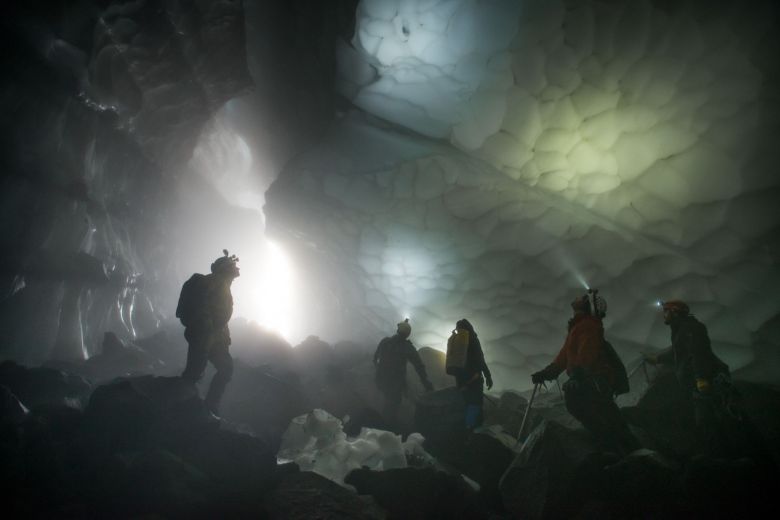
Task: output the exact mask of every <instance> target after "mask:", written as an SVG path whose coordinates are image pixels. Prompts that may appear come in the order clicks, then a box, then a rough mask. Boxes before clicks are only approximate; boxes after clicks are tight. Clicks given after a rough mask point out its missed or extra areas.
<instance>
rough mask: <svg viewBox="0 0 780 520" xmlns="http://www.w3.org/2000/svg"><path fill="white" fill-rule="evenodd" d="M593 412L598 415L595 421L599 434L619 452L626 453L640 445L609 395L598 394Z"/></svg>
mask: <svg viewBox="0 0 780 520" xmlns="http://www.w3.org/2000/svg"><path fill="white" fill-rule="evenodd" d="M594 413H595V415H596V416H597V417H598V420H597V421H596V423H597V428H599V429H600V435H601V436H603V438H604V439H605V440H606V441H607V442H608V443H609V444H611V445H612V446H614V447H615V449H617V451H618V453H619V454H621V455H627V454H629V453H631V452H632V451H634V450H638V449H639V448H641V447H642V445H641V444H640V443H639V440H638V439H637V438H636V437H635V436H634V434H633V433H632V432H631V429H630V428H629V427H628V423H626V420H625V418H624V417H623V414H621V413H620V408H618V406H617V404H616V403H615V401H613V400H612V396H611V395H600V396H598V398H597V399H596V401H595V402H594Z"/></svg>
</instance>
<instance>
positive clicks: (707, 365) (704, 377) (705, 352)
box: [684, 323, 713, 392]
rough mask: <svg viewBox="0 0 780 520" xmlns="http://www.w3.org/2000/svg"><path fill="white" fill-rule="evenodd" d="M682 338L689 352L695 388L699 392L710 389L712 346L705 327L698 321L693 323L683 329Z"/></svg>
mask: <svg viewBox="0 0 780 520" xmlns="http://www.w3.org/2000/svg"><path fill="white" fill-rule="evenodd" d="M684 340H685V341H686V342H687V346H688V349H689V352H690V353H691V364H692V365H693V375H694V377H695V378H696V388H697V389H698V390H699V391H700V392H706V391H707V390H709V389H710V385H711V383H712V381H710V379H711V378H712V375H713V374H712V368H713V367H712V358H713V354H712V347H711V346H710V337H709V335H708V334H707V329H706V328H705V327H704V325H702V324H700V323H696V324H693V325H692V326H690V327H689V328H688V330H686V331H685V336H684Z"/></svg>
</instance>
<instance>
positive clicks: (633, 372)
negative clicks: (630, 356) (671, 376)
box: [628, 359, 647, 380]
mask: <svg viewBox="0 0 780 520" xmlns="http://www.w3.org/2000/svg"><path fill="white" fill-rule="evenodd" d="M640 368H644V369H645V374H647V367H646V366H645V360H644V359H642V361H641V362H640V363H639V364H638V365H637V366H635V367H634V369H633V370H632V371H631V372H629V373H628V379H629V380H630V379H631V378H632V377H634V374H636V371H637V370H639V369H640Z"/></svg>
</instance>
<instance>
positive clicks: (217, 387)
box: [205, 345, 233, 414]
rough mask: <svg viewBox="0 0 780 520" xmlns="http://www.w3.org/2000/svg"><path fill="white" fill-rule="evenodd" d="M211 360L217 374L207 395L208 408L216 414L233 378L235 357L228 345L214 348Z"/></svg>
mask: <svg viewBox="0 0 780 520" xmlns="http://www.w3.org/2000/svg"><path fill="white" fill-rule="evenodd" d="M209 360H210V361H211V363H212V364H213V365H214V368H216V369H217V373H216V374H214V377H213V378H212V379H211V384H210V385H209V391H208V393H207V394H206V399H205V401H206V406H208V408H209V410H211V411H212V412H213V413H214V414H217V413H218V411H219V403H220V401H221V400H222V395H223V394H224V393H225V388H227V385H228V383H229V382H230V380H231V378H232V377H233V357H232V356H231V355H230V351H229V350H228V346H227V345H219V346H216V345H215V346H213V348H212V352H211V355H210V356H209Z"/></svg>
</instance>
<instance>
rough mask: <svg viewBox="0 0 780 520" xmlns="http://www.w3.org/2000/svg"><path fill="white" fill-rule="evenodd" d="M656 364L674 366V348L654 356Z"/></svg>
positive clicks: (671, 347) (669, 347) (666, 349)
mask: <svg viewBox="0 0 780 520" xmlns="http://www.w3.org/2000/svg"><path fill="white" fill-rule="evenodd" d="M653 358H654V359H655V362H656V363H658V364H659V365H673V364H674V347H673V346H671V345H670V346H668V347H666V348H665V349H663V350H662V351H661V352H659V353H658V354H655V355H654V356H653Z"/></svg>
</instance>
